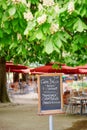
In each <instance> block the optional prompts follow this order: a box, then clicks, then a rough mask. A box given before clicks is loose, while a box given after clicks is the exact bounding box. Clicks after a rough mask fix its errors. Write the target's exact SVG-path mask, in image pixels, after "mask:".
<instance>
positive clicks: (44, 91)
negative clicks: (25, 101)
mask: <svg viewBox="0 0 87 130" xmlns="http://www.w3.org/2000/svg"><path fill="white" fill-rule="evenodd" d="M38 87H39V88H38V89H39V91H38V94H39V113H41V114H54V113H61V112H62V104H63V103H62V75H61V74H60V75H59V74H46V75H40V76H38Z"/></svg>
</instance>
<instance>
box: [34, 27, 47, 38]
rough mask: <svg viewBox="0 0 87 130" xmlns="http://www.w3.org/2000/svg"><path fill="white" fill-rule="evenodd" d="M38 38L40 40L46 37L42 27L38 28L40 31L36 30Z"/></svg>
mask: <svg viewBox="0 0 87 130" xmlns="http://www.w3.org/2000/svg"><path fill="white" fill-rule="evenodd" d="M36 38H37V39H38V40H40V39H44V38H45V37H44V34H43V32H42V31H41V29H38V31H36Z"/></svg>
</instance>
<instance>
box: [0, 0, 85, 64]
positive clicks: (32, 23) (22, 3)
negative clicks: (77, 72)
mask: <svg viewBox="0 0 87 130" xmlns="http://www.w3.org/2000/svg"><path fill="white" fill-rule="evenodd" d="M0 52H1V53H0V57H5V59H6V60H13V61H14V62H19V63H23V62H24V61H25V63H26V62H27V61H28V62H30V63H31V62H35V61H38V62H40V63H46V62H50V61H58V62H63V63H66V64H69V65H79V64H85V63H87V56H86V55H87V0H83V1H81V0H71V1H70V0H55V1H53V0H48V1H46V0H0ZM21 57H22V58H21Z"/></svg>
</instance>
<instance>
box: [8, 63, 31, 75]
mask: <svg viewBox="0 0 87 130" xmlns="http://www.w3.org/2000/svg"><path fill="white" fill-rule="evenodd" d="M6 72H16V73H29V72H30V69H29V68H28V67H27V66H24V65H21V64H17V65H16V64H13V63H12V62H6Z"/></svg>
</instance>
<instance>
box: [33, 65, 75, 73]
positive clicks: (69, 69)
mask: <svg viewBox="0 0 87 130" xmlns="http://www.w3.org/2000/svg"><path fill="white" fill-rule="evenodd" d="M58 66H60V67H59V68H58V69H55V68H53V64H47V65H45V66H40V67H37V68H35V69H32V70H31V73H32V72H34V73H35V72H36V73H37V72H44V73H66V74H75V73H76V72H77V69H76V68H74V67H70V66H66V65H64V64H63V65H61V64H58Z"/></svg>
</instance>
